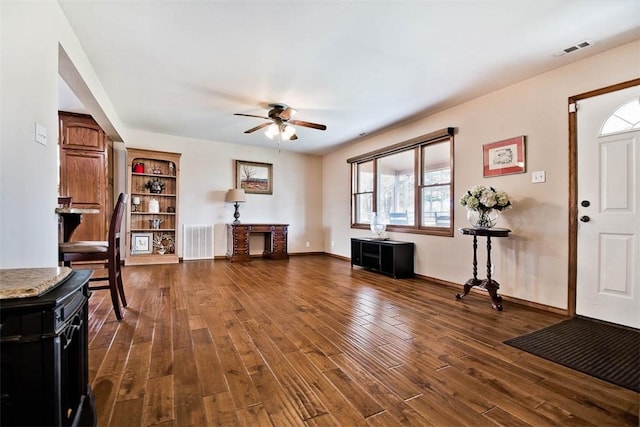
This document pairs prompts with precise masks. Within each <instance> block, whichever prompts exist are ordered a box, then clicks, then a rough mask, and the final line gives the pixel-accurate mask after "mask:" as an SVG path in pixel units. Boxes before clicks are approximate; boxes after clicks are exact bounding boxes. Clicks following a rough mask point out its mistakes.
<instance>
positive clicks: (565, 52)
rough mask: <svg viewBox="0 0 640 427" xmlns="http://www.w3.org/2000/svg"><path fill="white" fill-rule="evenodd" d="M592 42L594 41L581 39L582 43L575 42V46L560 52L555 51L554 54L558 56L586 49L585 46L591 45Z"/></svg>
mask: <svg viewBox="0 0 640 427" xmlns="http://www.w3.org/2000/svg"><path fill="white" fill-rule="evenodd" d="M591 44H592V43H591V42H590V41H589V40H584V41H581V42H580V43H576V44H574V45H573V46H569V47H568V48H566V49H563V50H561V51H560V52H558V53H555V54H554V55H553V56H556V57H557V56H562V55H566V54H567V53H573V52H575V51H578V50H580V49H584V48H585V47H589V46H591Z"/></svg>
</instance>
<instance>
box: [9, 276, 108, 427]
mask: <svg viewBox="0 0 640 427" xmlns="http://www.w3.org/2000/svg"><path fill="white" fill-rule="evenodd" d="M90 276H91V270H76V271H74V272H72V274H71V275H70V276H69V277H68V278H66V279H65V280H64V281H63V282H62V283H61V284H59V285H57V286H56V287H55V288H53V289H52V290H50V291H48V292H46V293H45V294H43V295H41V296H39V297H30V298H15V299H8V300H3V301H1V303H0V308H1V310H0V314H1V324H0V350H1V356H0V362H1V365H2V372H1V375H0V379H1V381H0V383H1V387H0V394H1V397H2V407H1V410H0V425H3V426H5V425H7V426H8V425H11V426H19V425H25V426H26V425H28V426H36V425H41V426H79V425H89V426H92V425H95V424H96V416H95V408H94V402H93V400H94V399H93V395H92V393H91V389H90V387H89V375H88V373H89V370H88V361H89V359H88V326H87V320H88V319H87V313H88V312H87V300H88V298H89V290H88V287H87V283H88V280H89V277H90Z"/></svg>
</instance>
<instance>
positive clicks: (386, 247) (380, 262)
mask: <svg viewBox="0 0 640 427" xmlns="http://www.w3.org/2000/svg"><path fill="white" fill-rule="evenodd" d="M354 265H358V266H360V267H365V268H369V269H371V270H375V271H378V272H380V273H383V274H387V275H389V276H392V277H394V278H399V277H411V276H413V243H410V242H397V241H394V240H376V239H357V238H353V239H351V267H353V266H354Z"/></svg>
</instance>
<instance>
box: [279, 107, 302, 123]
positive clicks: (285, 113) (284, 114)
mask: <svg viewBox="0 0 640 427" xmlns="http://www.w3.org/2000/svg"><path fill="white" fill-rule="evenodd" d="M297 112H298V110H296V109H295V108H291V107H286V108H285V109H284V110H282V111H281V112H280V118H281V119H282V120H289V119H290V118H291V117H292V116H293V115H295V114H296V113H297Z"/></svg>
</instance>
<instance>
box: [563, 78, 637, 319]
mask: <svg viewBox="0 0 640 427" xmlns="http://www.w3.org/2000/svg"><path fill="white" fill-rule="evenodd" d="M638 85H640V78H639V79H634V80H629V81H627V82H624V83H618V84H615V85H612V86H607V87H604V88H601V89H596V90H592V91H590V92H585V93H582V94H579V95H574V96H571V97H569V99H568V107H567V108H568V110H567V111H568V112H569V256H568V259H569V277H568V293H567V295H568V296H567V300H568V301H567V314H568V315H569V316H571V317H574V316H575V315H576V290H577V285H578V284H577V271H578V178H577V177H578V169H577V168H578V132H577V126H578V114H577V112H576V109H575V105H576V104H575V103H576V102H577V101H580V100H582V99H586V98H591V97H594V96H598V95H602V94H605V93H610V92H615V91H618V90H621V89H626V88H629V87H633V86H638Z"/></svg>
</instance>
